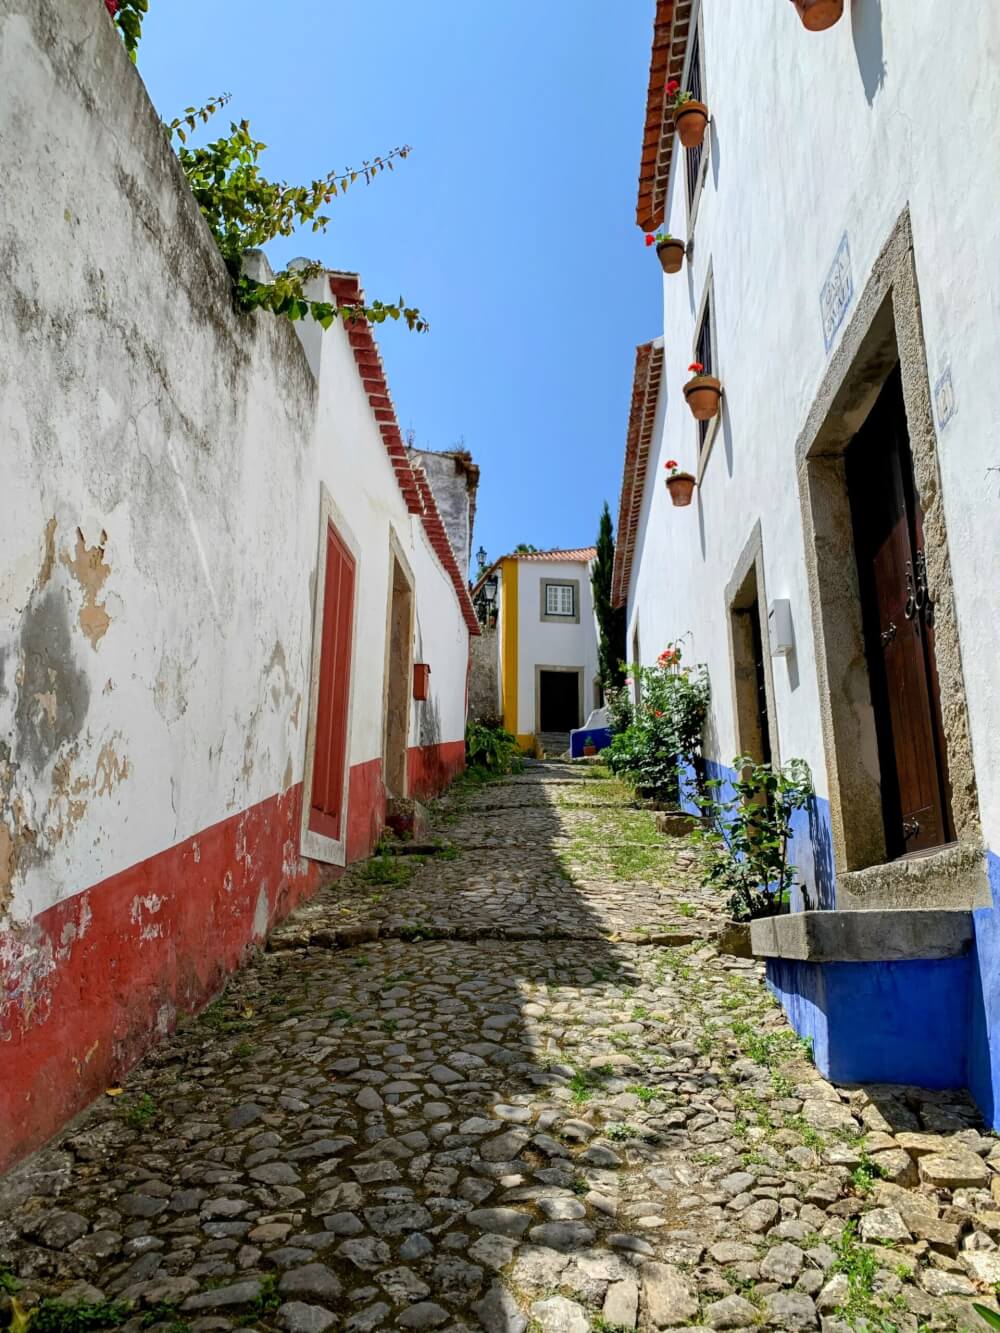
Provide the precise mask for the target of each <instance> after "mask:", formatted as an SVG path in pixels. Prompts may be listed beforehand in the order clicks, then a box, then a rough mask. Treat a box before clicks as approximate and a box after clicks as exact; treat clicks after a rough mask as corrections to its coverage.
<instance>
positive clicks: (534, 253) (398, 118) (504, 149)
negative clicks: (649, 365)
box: [139, 0, 661, 559]
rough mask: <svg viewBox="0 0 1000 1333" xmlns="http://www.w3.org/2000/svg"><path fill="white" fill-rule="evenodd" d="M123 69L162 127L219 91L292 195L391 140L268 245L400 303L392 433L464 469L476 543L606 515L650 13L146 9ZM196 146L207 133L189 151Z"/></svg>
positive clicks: (616, 439) (647, 304)
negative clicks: (384, 158)
mask: <svg viewBox="0 0 1000 1333" xmlns="http://www.w3.org/2000/svg"><path fill="white" fill-rule="evenodd" d="M150 9H151V13H150V15H149V17H148V18H147V20H146V25H145V30H144V36H143V42H142V45H141V48H140V51H139V68H140V71H141V73H142V75H143V77H144V79H145V80H146V84H147V86H148V88H149V90H150V94H151V96H152V98H153V101H154V102H155V104H156V106H157V108H158V110H159V111H160V113H161V114H162V115H164V116H167V117H168V118H169V117H170V116H172V115H174V114H176V112H178V111H180V110H181V109H182V108H183V107H185V106H187V105H190V104H197V105H201V104H202V103H203V102H205V101H207V100H208V98H209V97H210V96H211V95H213V94H215V93H221V92H223V91H225V92H231V93H232V94H233V101H232V103H231V105H230V106H229V107H228V108H226V111H225V112H223V113H222V115H224V116H226V117H227V122H226V123H228V118H229V116H230V115H231V116H232V118H234V119H242V118H243V117H246V118H247V119H249V120H250V122H251V125H252V126H253V130H254V133H255V134H256V136H257V138H258V139H262V140H263V141H264V142H265V143H267V145H268V152H267V153H266V154H265V155H264V157H263V158H262V163H261V165H262V168H263V169H264V171H265V172H266V173H267V174H268V175H270V176H272V177H274V178H278V179H286V180H295V181H298V180H302V181H307V180H310V179H312V178H313V177H314V176H319V175H322V174H325V172H326V171H327V170H329V169H330V168H331V167H342V166H354V165H356V164H357V163H358V162H359V161H360V160H361V159H362V158H365V157H368V158H370V157H374V156H375V155H376V154H377V153H379V152H384V151H386V150H387V149H390V148H392V147H394V146H396V145H398V144H401V143H409V144H411V145H412V146H413V150H414V151H413V154H412V156H411V157H410V158H409V160H408V161H407V162H404V163H403V164H402V165H401V166H400V167H399V169H398V170H396V171H395V172H394V173H392V174H391V175H390V174H389V173H386V174H385V175H384V176H383V177H381V178H379V179H377V180H376V181H375V182H374V183H373V184H372V185H371V186H370V187H368V188H367V189H366V188H365V187H364V186H363V185H360V184H359V185H358V186H356V187H355V188H354V189H352V190H351V191H350V192H349V193H348V195H347V196H346V198H344V199H341V200H339V201H334V203H333V205H332V206H331V209H330V212H331V214H332V218H333V221H332V223H331V226H330V228H329V230H328V231H327V232H326V234H325V235H313V234H312V232H311V231H309V230H306V231H304V232H303V233H301V234H300V235H299V236H297V237H293V238H291V239H289V240H285V241H282V242H279V243H275V244H274V245H273V246H272V247H271V248H270V250H269V254H270V255H271V258H272V261H277V262H279V263H281V262H285V261H287V260H288V259H290V258H292V257H294V256H295V255H300V254H305V255H308V256H310V257H315V258H317V259H320V260H322V261H323V262H325V263H327V264H329V265H330V266H331V267H334V268H345V269H351V270H356V271H358V272H360V273H361V276H362V280H363V282H364V285H365V289H366V291H367V293H368V295H369V297H381V298H383V299H390V300H394V299H395V298H396V297H398V296H399V295H400V294H402V295H403V296H404V297H405V298H406V300H407V302H408V303H410V304H411V305H418V306H419V307H420V308H421V310H422V312H423V313H424V314H425V315H426V316H427V317H428V318H429V319H430V321H431V329H430V332H429V333H426V334H422V335H418V334H413V333H409V332H407V331H406V329H405V327H395V326H394V327H388V326H386V325H383V326H382V329H381V330H380V332H379V342H380V345H381V347H382V352H383V356H384V358H385V362H386V367H387V371H388V375H389V383H390V387H391V391H392V394H393V397H394V400H395V403H396V408H397V412H398V415H399V421H400V425H401V427H402V428H403V430H404V431H405V430H407V429H409V428H411V427H412V429H413V430H414V431H415V432H416V440H417V443H418V444H419V445H421V446H424V447H427V448H432V449H447V448H452V447H454V446H455V445H456V444H458V443H459V442H460V441H464V445H465V447H466V448H468V449H470V450H471V451H472V454H473V455H474V457H475V459H476V461H477V462H478V463H479V464H480V466H481V468H482V481H481V485H480V491H479V507H478V514H477V519H476V533H475V539H476V545H477V546H478V545H479V544H480V543H482V544H483V545H484V546H485V547H486V549H487V551H488V552H489V555H490V558H491V559H492V558H495V557H496V556H497V555H500V554H502V553H503V552H504V551H505V550H509V549H511V547H513V546H514V545H515V544H516V543H517V542H520V541H525V542H531V543H533V544H534V545H536V546H539V547H551V546H575V545H579V544H588V543H590V542H591V541H592V540H593V539H594V536H595V534H596V531H597V522H598V517H599V513H600V507H601V504H602V502H603V501H604V500H605V499H607V500H608V501H609V503H610V505H611V510H612V514H613V515H614V517H615V518H617V505H618V489H619V484H620V478H621V463H622V453H623V449H624V437H625V429H626V422H627V413H628V406H629V396H630V389H631V372H632V362H633V356H634V348H635V344H636V343H637V342H643V341H645V340H646V339H648V338H651V337H655V336H656V335H657V333H658V332H659V331H660V330H659V325H658V321H659V320H660V309H661V307H660V293H661V284H660V280H659V277H658V265H657V263H656V258H655V256H654V255H653V254H652V253H651V252H650V251H648V250H647V249H646V248H645V247H644V245H643V241H642V235H641V233H640V232H639V230H638V229H637V228H636V226H635V222H634V214H635V196H636V177H637V172H638V164H639V150H640V145H641V140H642V123H643V113H644V106H645V91H646V80H647V74H648V68H649V44H650V38H651V24H652V10H653V6H652V0H627V3H625V4H621V5H610V6H609V5H608V4H607V3H606V0H542V3H539V0H501V2H500V3H492V4H491V3H487V0H421V2H420V3H414V2H413V0H406V2H405V3H404V0H382V3H379V4H373V3H372V2H371V0H350V2H348V0H300V2H299V3H297V4H295V5H287V4H284V3H274V2H273V0H272V3H270V4H262V3H259V0H211V3H209V4H206V3H205V0H200V2H199V3H195V2H194V0H151V4H150ZM202 133H204V131H203V132H202Z"/></svg>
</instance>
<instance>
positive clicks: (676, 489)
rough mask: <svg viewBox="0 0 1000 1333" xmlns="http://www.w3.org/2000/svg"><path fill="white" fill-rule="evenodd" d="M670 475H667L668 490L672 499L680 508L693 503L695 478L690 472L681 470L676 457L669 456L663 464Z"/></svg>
mask: <svg viewBox="0 0 1000 1333" xmlns="http://www.w3.org/2000/svg"><path fill="white" fill-rule="evenodd" d="M663 466H664V467H665V468H666V469H667V471H668V473H669V476H668V477H667V490H668V491H669V493H670V501H671V503H672V504H674V505H676V506H677V508H678V509H683V508H684V506H685V505H689V504H690V503H691V496H692V495H693V494H694V488H695V485H696V483H695V479H694V477H692V475H691V473H690V472H681V471H680V470H679V469H678V466H677V460H676V459H675V458H668V459H667V461H666V462H665V463H664V465H663Z"/></svg>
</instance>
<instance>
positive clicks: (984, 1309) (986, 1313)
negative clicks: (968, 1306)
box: [972, 1301, 1000, 1329]
mask: <svg viewBox="0 0 1000 1333" xmlns="http://www.w3.org/2000/svg"><path fill="white" fill-rule="evenodd" d="M972 1308H973V1310H975V1312H976V1314H977V1315H978V1316H979V1318H980V1319H982V1320H983V1321H984V1322H985V1323H987V1324H989V1326H990V1328H996V1329H1000V1314H997V1312H996V1310H991V1309H990V1307H989V1306H988V1305H980V1304H979V1303H978V1301H973V1302H972Z"/></svg>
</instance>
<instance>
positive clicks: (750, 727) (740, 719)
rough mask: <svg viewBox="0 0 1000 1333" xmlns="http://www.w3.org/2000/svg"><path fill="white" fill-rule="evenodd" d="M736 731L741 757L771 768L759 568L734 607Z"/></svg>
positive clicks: (751, 573)
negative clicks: (743, 755)
mask: <svg viewBox="0 0 1000 1333" xmlns="http://www.w3.org/2000/svg"><path fill="white" fill-rule="evenodd" d="M730 623H731V626H732V643H733V678H734V685H735V691H736V731H737V736H738V744H739V748H740V753H741V754H748V755H749V756H750V757H751V759H753V761H754V763H757V764H769V763H770V762H771V758H772V751H771V717H770V710H769V707H768V679H767V669H768V663H767V660H766V659H765V656H764V635H763V631H762V629H761V610H760V594H759V592H758V587H757V570H756V565H755V564H754V565H751V566H750V569H749V571H748V573H747V575H746V578H745V579H744V581H743V584H742V586H741V587H740V590H739V592H738V593H737V594H736V597H735V599H734V600H733V602H732V604H731V606H730Z"/></svg>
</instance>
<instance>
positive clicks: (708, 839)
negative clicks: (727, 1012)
mask: <svg viewBox="0 0 1000 1333" xmlns="http://www.w3.org/2000/svg"><path fill="white" fill-rule="evenodd" d="M732 769H733V777H732V778H729V779H727V780H724V779H721V778H707V779H705V781H704V782H703V783H702V784H701V790H700V792H699V793H698V795H696V796H695V801H696V803H697V805H698V808H699V810H700V813H701V818H702V822H701V823H700V824H699V825H697V826H696V827H695V828H694V829H693V830H692V831H691V833H690V834H689V835H688V842H689V843H690V844H691V846H692V847H693V848H694V849H695V851H696V852H698V853H699V854H700V862H701V871H702V876H703V882H704V884H705V885H706V886H710V887H714V888H717V889H721V890H722V891H723V892H724V893H726V894H728V901H727V904H726V906H727V908H728V911H729V917H728V920H726V921H725V922H724V923H723V928H722V931H721V934H720V937H719V939H718V941H717V947H718V948H719V951H720V952H721V953H731V954H735V955H736V957H738V958H749V957H751V949H750V922H751V921H756V920H758V919H759V918H761V917H768V916H779V915H781V914H783V913H785V912H788V911H790V910H791V905H792V891H793V890H794V889H795V888H796V887H798V889H799V892H800V894H801V895H802V898H803V900H804V901H805V902H806V905H808V902H807V899H806V889H805V886H804V885H803V884H802V883H801V881H800V880H799V873H798V869H797V867H796V866H794V865H792V864H791V862H790V861H789V859H788V853H789V849H790V845H791V841H792V819H793V816H794V814H795V812H796V811H799V810H805V809H806V808H807V807H808V805H809V802H810V801H811V800H812V797H813V785H812V777H811V775H810V772H809V767H808V765H807V764H806V762H805V761H804V760H802V759H791V760H789V761H788V763H787V764H785V766H784V767H783V768H775V767H773V766H772V765H771V764H759V763H757V762H756V760H754V759H753V757H752V756H750V755H747V754H741V755H737V756H736V758H735V759H734V760H733V764H732Z"/></svg>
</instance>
